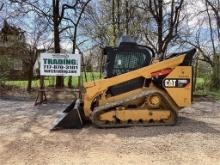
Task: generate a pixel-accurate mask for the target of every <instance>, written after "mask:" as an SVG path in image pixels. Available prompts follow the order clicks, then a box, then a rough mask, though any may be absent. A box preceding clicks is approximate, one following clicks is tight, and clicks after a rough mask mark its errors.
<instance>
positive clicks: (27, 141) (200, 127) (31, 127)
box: [0, 99, 220, 165]
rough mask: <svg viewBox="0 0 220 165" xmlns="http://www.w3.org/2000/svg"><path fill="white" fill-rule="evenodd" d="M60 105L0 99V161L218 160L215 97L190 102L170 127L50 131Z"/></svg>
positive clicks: (219, 109)
mask: <svg viewBox="0 0 220 165" xmlns="http://www.w3.org/2000/svg"><path fill="white" fill-rule="evenodd" d="M65 106H66V104H52V103H50V104H47V105H41V106H37V107H34V106H33V101H14V100H3V99H0V164H2V165H3V164H4V165H5V164H53V165H54V164H61V165H63V164H74V165H75V164H85V165H86V164H110V165H114V164H115V165H118V164H126V165H127V164H148V165H149V164H169V165H170V164H173V165H174V164H175V165H176V164H179V165H180V164H197V163H200V164H207V165H210V164H213V165H216V164H220V102H208V101H200V102H198V101H197V102H195V103H194V104H193V107H192V108H187V109H185V110H183V111H182V112H181V113H180V117H179V121H178V124H177V126H174V127H172V126H169V127H132V128H120V129H96V128H94V127H92V126H87V127H86V128H83V129H82V130H63V131H59V132H50V131H49V129H50V128H51V127H52V125H53V122H54V119H55V118H56V116H57V115H58V113H59V112H61V111H62V110H64V108H65Z"/></svg>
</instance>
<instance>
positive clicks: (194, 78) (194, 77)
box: [192, 58, 199, 92]
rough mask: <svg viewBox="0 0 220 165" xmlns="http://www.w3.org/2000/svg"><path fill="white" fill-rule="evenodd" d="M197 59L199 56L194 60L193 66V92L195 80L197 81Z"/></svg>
mask: <svg viewBox="0 0 220 165" xmlns="http://www.w3.org/2000/svg"><path fill="white" fill-rule="evenodd" d="M198 61H199V58H196V62H195V67H194V68H193V87H192V88H193V92H195V91H196V81H197V79H196V78H197V73H198V72H197V71H198Z"/></svg>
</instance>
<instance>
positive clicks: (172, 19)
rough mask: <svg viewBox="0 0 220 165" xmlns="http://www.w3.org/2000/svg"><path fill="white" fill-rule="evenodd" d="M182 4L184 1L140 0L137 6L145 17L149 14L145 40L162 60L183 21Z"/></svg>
mask: <svg viewBox="0 0 220 165" xmlns="http://www.w3.org/2000/svg"><path fill="white" fill-rule="evenodd" d="M183 4H184V0H171V1H164V0H147V1H144V0H142V1H141V3H140V4H138V6H137V7H138V8H139V9H142V10H143V11H144V12H145V14H146V15H149V14H150V21H149V23H150V24H149V23H148V25H149V26H148V27H147V28H146V29H145V31H144V33H145V37H146V38H145V39H146V40H147V42H148V44H150V46H151V47H152V48H154V50H155V51H156V52H157V53H158V54H159V55H161V57H162V58H163V55H164V54H165V52H166V50H167V48H168V45H169V43H170V42H171V41H172V40H173V39H175V38H176V37H177V36H178V30H179V29H178V28H179V24H180V22H181V21H182V20H183V19H184V17H183V16H182V17H181V11H182V9H183ZM154 23H155V24H156V27H154V25H153V24H154ZM154 29H155V30H154ZM155 37H156V38H157V40H156V41H155V40H154V38H155Z"/></svg>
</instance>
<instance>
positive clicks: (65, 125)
mask: <svg viewBox="0 0 220 165" xmlns="http://www.w3.org/2000/svg"><path fill="white" fill-rule="evenodd" d="M84 123H85V122H84V112H83V107H82V103H81V100H80V99H77V100H74V101H73V102H72V103H71V104H70V105H69V106H68V107H67V108H66V109H65V110H64V113H63V114H62V115H59V116H58V119H57V120H56V123H55V124H54V127H53V128H52V129H51V131H55V130H61V129H73V128H76V129H80V128H82V127H83V125H84Z"/></svg>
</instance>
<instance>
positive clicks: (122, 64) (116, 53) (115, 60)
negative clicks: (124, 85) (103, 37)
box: [104, 36, 154, 78]
mask: <svg viewBox="0 0 220 165" xmlns="http://www.w3.org/2000/svg"><path fill="white" fill-rule="evenodd" d="M104 55H107V57H106V64H105V71H104V73H105V78H110V77H113V76H117V75H120V74H123V73H127V72H130V71H132V70H136V69H138V68H142V67H144V66H148V65H150V64H151V61H152V59H153V57H154V51H153V50H152V49H151V48H149V47H147V46H142V45H138V44H137V43H136V42H135V40H134V39H133V38H131V37H129V36H123V37H122V38H121V41H120V43H119V46H118V47H106V48H105V49H104Z"/></svg>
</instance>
